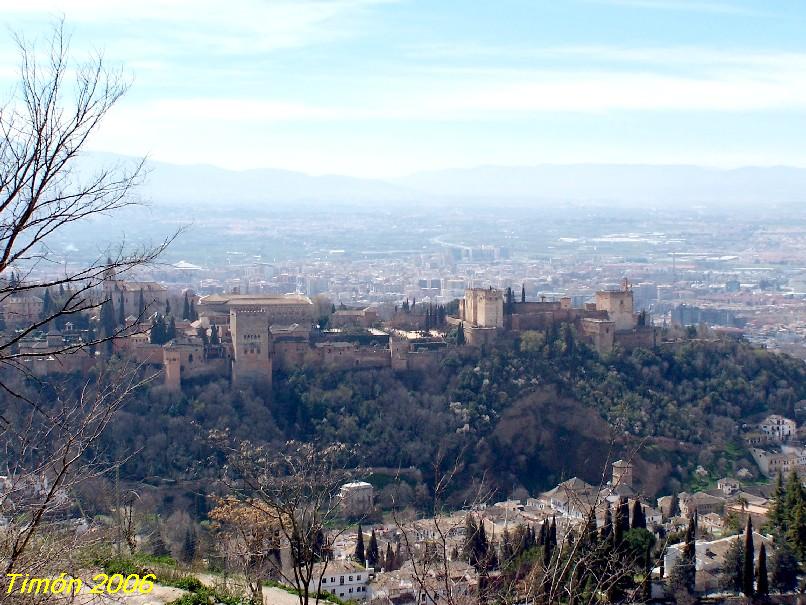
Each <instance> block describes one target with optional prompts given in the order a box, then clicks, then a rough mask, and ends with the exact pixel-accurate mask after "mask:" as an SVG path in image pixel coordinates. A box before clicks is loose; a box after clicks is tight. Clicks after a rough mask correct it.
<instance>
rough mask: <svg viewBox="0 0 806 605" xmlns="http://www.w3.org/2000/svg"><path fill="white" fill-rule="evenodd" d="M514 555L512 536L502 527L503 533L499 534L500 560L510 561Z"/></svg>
mask: <svg viewBox="0 0 806 605" xmlns="http://www.w3.org/2000/svg"><path fill="white" fill-rule="evenodd" d="M524 535H525V534H524ZM514 556H515V549H514V547H513V546H512V538H511V536H510V535H509V530H508V529H507V528H506V527H504V533H503V534H501V560H502V561H510V560H512V559H513V558H514Z"/></svg>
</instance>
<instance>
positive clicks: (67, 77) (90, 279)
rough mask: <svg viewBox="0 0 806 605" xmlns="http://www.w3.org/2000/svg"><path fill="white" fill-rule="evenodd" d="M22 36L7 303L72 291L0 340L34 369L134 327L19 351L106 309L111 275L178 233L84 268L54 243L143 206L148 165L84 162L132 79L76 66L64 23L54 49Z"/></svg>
mask: <svg viewBox="0 0 806 605" xmlns="http://www.w3.org/2000/svg"><path fill="white" fill-rule="evenodd" d="M16 41H17V46H18V49H19V53H20V77H19V82H18V84H17V86H16V88H15V89H14V91H13V94H12V97H11V99H10V100H9V101H8V102H7V103H6V104H5V105H4V106H2V107H0V305H3V306H5V303H7V302H8V301H9V300H11V299H13V298H14V297H22V296H31V295H41V294H42V293H43V292H44V291H46V290H48V289H51V288H52V289H54V291H63V292H64V295H63V296H60V297H59V298H58V299H56V298H54V301H53V302H54V304H53V307H52V308H51V309H47V310H46V311H45V312H44V313H43V314H42V315H41V316H40V317H38V318H35V319H34V320H33V321H30V322H28V323H27V324H25V325H22V326H21V327H20V329H18V330H16V331H13V332H11V331H6V333H5V334H4V337H3V338H2V339H0V366H10V367H12V368H14V369H18V370H25V369H26V365H25V361H26V360H29V359H31V358H33V357H37V356H38V355H48V356H51V355H58V354H65V353H75V352H77V351H78V350H81V349H86V348H91V347H94V346H95V345H97V344H98V343H100V342H105V341H108V340H110V339H113V338H116V337H118V336H119V335H120V334H121V333H122V332H124V331H125V330H126V328H127V327H126V326H117V327H116V329H115V330H112V331H110V332H109V333H103V334H99V335H98V336H97V337H95V338H90V339H85V340H83V341H80V342H73V343H70V344H65V345H64V346H63V347H62V348H60V349H57V350H55V351H54V350H50V351H48V352H47V353H35V352H24V353H20V352H19V351H18V345H19V343H20V341H22V340H23V339H24V338H26V337H27V336H29V335H31V334H32V333H34V332H36V331H38V330H41V329H43V328H45V327H46V326H48V325H49V324H51V322H53V321H54V320H55V319H56V318H60V317H75V316H78V315H81V314H85V313H88V312H93V311H96V310H97V309H99V308H100V305H101V304H103V303H105V302H106V300H105V298H104V297H103V295H102V294H99V293H98V286H99V285H100V284H101V283H102V282H103V281H104V280H106V279H115V278H121V277H122V276H125V275H126V274H128V273H130V272H132V271H134V270H136V269H137V268H139V267H142V266H144V265H146V264H148V263H151V262H153V261H154V260H155V259H156V258H157V256H158V255H159V254H160V253H161V252H162V251H163V249H164V248H165V246H166V245H167V244H168V243H169V242H170V241H171V239H173V237H174V236H175V234H174V236H171V237H169V238H167V239H166V240H164V241H162V242H161V243H159V244H158V245H156V246H148V247H139V248H137V249H134V250H127V249H126V247H125V246H124V245H119V246H117V247H116V248H115V249H107V250H103V251H100V250H99V251H98V254H97V257H96V258H95V259H94V260H92V261H89V262H88V263H87V264H86V266H83V267H81V268H69V267H62V266H61V260H60V259H59V258H58V256H57V255H56V254H55V253H54V252H53V251H52V250H51V249H50V247H49V242H50V240H51V238H52V237H53V235H54V234H56V233H58V232H60V231H62V230H63V229H64V228H66V227H68V226H71V225H74V224H76V223H81V222H82V221H86V220H89V219H92V218H94V217H98V216H101V215H109V214H111V213H114V212H116V211H119V210H121V209H124V208H126V207H129V206H132V205H135V204H138V203H139V201H138V200H137V198H136V197H135V196H134V190H135V188H136V187H137V186H138V185H139V184H140V183H141V182H142V180H143V178H144V174H145V171H144V162H143V161H140V162H138V163H137V164H136V165H134V166H133V167H131V168H128V169H127V168H126V167H124V166H122V165H114V166H111V167H109V168H103V169H99V170H96V171H95V172H92V173H90V172H89V171H88V170H81V169H80V168H79V164H80V158H81V155H82V153H83V151H84V147H85V145H86V143H87V141H88V140H89V137H90V136H91V135H92V134H93V132H95V131H96V130H97V129H98V127H99V125H100V124H101V121H102V119H103V118H104V116H106V114H107V113H108V112H109V111H110V109H112V107H113V106H114V105H115V104H116V103H117V102H118V101H119V100H120V99H121V97H123V95H124V94H125V93H126V91H127V90H128V88H129V83H128V81H127V80H126V78H125V77H124V74H123V73H122V72H121V71H120V70H114V69H109V68H107V66H106V63H105V62H104V59H103V56H102V55H100V54H97V55H95V56H92V57H90V58H89V59H87V60H86V61H84V62H81V63H77V64H74V63H72V62H71V61H70V52H69V51H70V48H69V37H68V36H67V35H66V33H65V31H64V25H63V23H59V24H57V25H56V26H55V27H54V29H53V33H52V35H51V37H50V39H49V41H48V43H47V45H46V48H45V50H44V52H42V51H41V49H40V48H38V47H37V45H36V44H34V43H31V42H28V41H26V40H25V39H23V38H22V37H21V36H16ZM0 388H5V389H7V388H8V383H7V381H5V380H2V379H0ZM0 422H2V418H0Z"/></svg>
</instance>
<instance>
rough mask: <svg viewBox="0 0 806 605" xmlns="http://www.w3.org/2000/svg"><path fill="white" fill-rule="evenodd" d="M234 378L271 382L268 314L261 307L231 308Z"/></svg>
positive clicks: (233, 379) (237, 379)
mask: <svg viewBox="0 0 806 605" xmlns="http://www.w3.org/2000/svg"><path fill="white" fill-rule="evenodd" d="M230 333H231V334H232V357H233V359H232V382H233V383H234V384H238V383H243V382H246V381H250V380H262V381H266V382H268V383H269V384H270V383H271V353H270V351H269V348H270V344H271V343H270V340H269V318H268V316H267V313H266V310H265V309H263V308H260V307H251V306H249V307H232V308H230Z"/></svg>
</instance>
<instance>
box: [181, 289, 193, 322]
mask: <svg viewBox="0 0 806 605" xmlns="http://www.w3.org/2000/svg"><path fill="white" fill-rule="evenodd" d="M182 319H184V320H190V319H191V317H190V301H189V300H188V293H187V290H185V300H184V301H183V303H182Z"/></svg>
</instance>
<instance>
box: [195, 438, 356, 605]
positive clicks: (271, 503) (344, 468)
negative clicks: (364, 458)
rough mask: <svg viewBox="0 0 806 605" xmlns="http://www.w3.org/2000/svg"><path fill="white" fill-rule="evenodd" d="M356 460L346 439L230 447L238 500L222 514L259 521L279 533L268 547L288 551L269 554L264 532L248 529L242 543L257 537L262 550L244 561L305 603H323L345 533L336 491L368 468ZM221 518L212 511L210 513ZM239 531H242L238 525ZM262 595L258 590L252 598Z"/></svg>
mask: <svg viewBox="0 0 806 605" xmlns="http://www.w3.org/2000/svg"><path fill="white" fill-rule="evenodd" d="M351 458H352V454H351V451H350V450H349V448H347V447H346V446H344V445H341V444H329V445H324V446H320V445H318V444H316V443H300V442H295V441H290V442H288V443H286V444H284V445H283V446H281V447H279V448H274V447H266V446H255V445H253V444H252V443H249V442H239V443H237V444H236V445H235V447H234V448H233V449H232V450H231V451H230V454H229V457H228V462H227V464H226V466H225V469H224V471H225V482H226V484H227V486H228V490H229V492H230V494H231V495H232V496H233V497H235V498H236V500H237V502H238V503H239V505H238V507H234V506H233V504H232V502H230V503H229V504H228V505H227V506H228V508H229V510H228V511H225V512H227V515H224V516H230V517H234V518H236V519H237V518H243V517H244V516H246V517H249V516H255V517H257V518H258V519H261V520H262V521H261V524H262V525H263V526H265V527H266V528H268V529H269V530H271V531H274V532H275V535H276V537H277V538H278V542H276V543H274V542H272V543H271V544H270V545H269V546H270V548H272V549H273V548H277V547H278V546H279V548H280V549H281V551H282V553H281V556H279V557H278V556H265V555H266V548H267V547H266V536H260V537H258V538H257V539H256V537H255V536H253V535H251V534H250V535H248V536H245V539H243V540H242V544H241V546H243V545H244V544H245V543H247V542H249V541H250V540H252V541H253V542H254V544H255V545H256V546H258V548H256V549H251V550H252V551H254V552H252V553H251V554H250V556H247V557H243V556H242V555H243V552H241V553H240V555H239V560H240V561H241V562H243V561H248V562H250V563H254V564H255V565H254V567H255V569H257V570H259V571H260V572H261V573H268V574H270V575H271V576H274V577H276V578H279V579H280V581H282V582H283V583H285V584H288V585H290V586H292V587H293V588H295V589H296V591H297V594H298V597H299V602H300V605H308V603H310V602H314V603H319V600H320V596H319V595H320V593H321V591H322V578H323V577H324V575H325V572H326V570H327V565H328V558H329V557H328V552H327V551H328V547H329V544H331V543H332V541H333V540H335V539H336V538H337V537H338V536H339V535H340V534H341V533H342V532H343V531H344V527H342V528H341V529H340V528H338V527H336V526H335V525H334V521H335V520H336V519H338V518H339V517H340V516H341V514H340V500H339V498H338V491H339V488H340V487H341V486H342V485H343V484H344V483H346V482H348V481H350V480H352V479H354V478H356V477H358V476H360V475H361V474H362V471H361V470H360V469H356V468H352V469H350V468H349V467H348V462H349V460H350V459H351ZM232 510H234V512H233V513H232V514H231V515H230V514H229V513H230V511H232ZM216 516H218V513H216V511H213V512H212V513H211V517H216ZM236 531H237V532H240V533H242V530H241V529H239V528H237V527H236ZM261 545H262V546H261ZM261 549H262V550H261ZM283 555H285V556H283ZM255 557H257V558H255ZM258 559H259V560H258ZM243 571H244V572H245V573H246V572H248V571H249V570H243ZM257 598H258V595H257V594H256V593H255V592H253V600H255V599H257Z"/></svg>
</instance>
